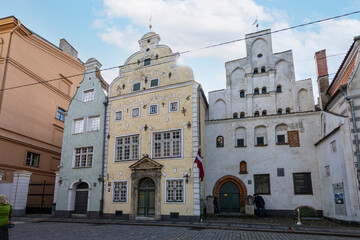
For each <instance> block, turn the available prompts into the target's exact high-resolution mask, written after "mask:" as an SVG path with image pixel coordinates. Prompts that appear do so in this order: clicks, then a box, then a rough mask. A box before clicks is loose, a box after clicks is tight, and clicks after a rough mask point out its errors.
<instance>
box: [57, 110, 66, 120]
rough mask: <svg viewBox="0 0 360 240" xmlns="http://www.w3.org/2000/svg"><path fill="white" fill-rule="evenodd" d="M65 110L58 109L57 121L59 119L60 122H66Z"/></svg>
mask: <svg viewBox="0 0 360 240" xmlns="http://www.w3.org/2000/svg"><path fill="white" fill-rule="evenodd" d="M64 113H65V110H64V109H62V108H59V107H58V109H57V114H56V119H59V120H60V121H62V122H64V121H65V115H64Z"/></svg>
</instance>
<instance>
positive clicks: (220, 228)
mask: <svg viewBox="0 0 360 240" xmlns="http://www.w3.org/2000/svg"><path fill="white" fill-rule="evenodd" d="M33 222H37V223H41V222H54V223H83V224H84V223H86V224H99V225H105V224H111V225H141V226H161V227H186V228H193V229H194V228H195V229H219V230H234V231H251V232H272V233H293V234H308V235H322V236H337V237H351V238H360V233H359V234H353V233H341V232H319V231H309V230H302V231H301V230H280V229H265V228H246V227H225V226H204V225H184V224H173V223H171V224H167V223H151V222H110V221H86V220H65V219H37V220H34V221H33Z"/></svg>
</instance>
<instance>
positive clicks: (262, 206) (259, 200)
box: [254, 193, 267, 218]
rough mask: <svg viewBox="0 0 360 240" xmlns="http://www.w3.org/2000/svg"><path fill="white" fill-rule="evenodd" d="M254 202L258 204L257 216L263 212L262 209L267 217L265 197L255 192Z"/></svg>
mask: <svg viewBox="0 0 360 240" xmlns="http://www.w3.org/2000/svg"><path fill="white" fill-rule="evenodd" d="M254 197H255V198H254V204H255V206H256V216H257V217H260V216H261V213H260V210H261V211H262V212H263V213H264V218H267V213H266V209H265V200H264V199H263V197H262V196H259V194H257V193H255V194H254Z"/></svg>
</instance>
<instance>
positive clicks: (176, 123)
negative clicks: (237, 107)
mask: <svg viewBox="0 0 360 240" xmlns="http://www.w3.org/2000/svg"><path fill="white" fill-rule="evenodd" d="M159 42H160V37H159V35H158V34H156V33H154V32H149V33H147V34H145V35H144V36H143V37H142V38H141V39H140V40H139V45H140V51H138V52H136V53H134V54H133V55H131V56H130V57H129V58H128V59H127V60H126V62H125V66H124V67H122V68H121V69H120V74H119V76H118V77H117V78H116V79H115V80H114V81H113V82H112V84H111V86H110V90H109V92H110V98H109V105H108V115H107V119H108V122H107V131H108V139H107V142H106V146H105V154H106V158H107V162H106V187H105V192H104V194H105V207H104V214H105V215H106V216H109V217H110V216H122V217H124V218H132V219H134V218H138V217H151V218H155V219H169V218H171V219H199V217H200V202H201V183H200V182H199V177H198V169H197V168H196V167H194V163H193V162H194V159H195V156H196V154H197V151H198V149H199V147H200V146H204V141H203V139H204V121H205V115H206V111H207V101H206V98H205V97H204V94H203V91H202V89H201V86H200V85H199V84H198V83H196V82H195V81H194V78H193V73H192V70H191V69H190V68H189V67H186V66H178V65H177V63H176V59H177V57H178V56H179V55H178V54H177V53H173V52H172V50H171V49H170V48H169V47H168V46H165V45H160V44H159ZM140 166H141V167H140ZM154 166H157V167H156V168H154ZM144 202H145V203H144ZM146 202H147V203H146Z"/></svg>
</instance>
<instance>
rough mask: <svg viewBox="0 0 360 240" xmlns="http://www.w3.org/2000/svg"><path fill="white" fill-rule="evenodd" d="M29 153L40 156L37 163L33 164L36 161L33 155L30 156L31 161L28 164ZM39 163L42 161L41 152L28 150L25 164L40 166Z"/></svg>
mask: <svg viewBox="0 0 360 240" xmlns="http://www.w3.org/2000/svg"><path fill="white" fill-rule="evenodd" d="M29 153H30V155H31V156H34V155H36V156H38V158H37V160H36V164H32V163H35V162H34V159H33V157H30V162H29V164H28V155H29ZM39 163H40V153H36V152H32V151H26V155H25V166H30V167H39Z"/></svg>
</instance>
